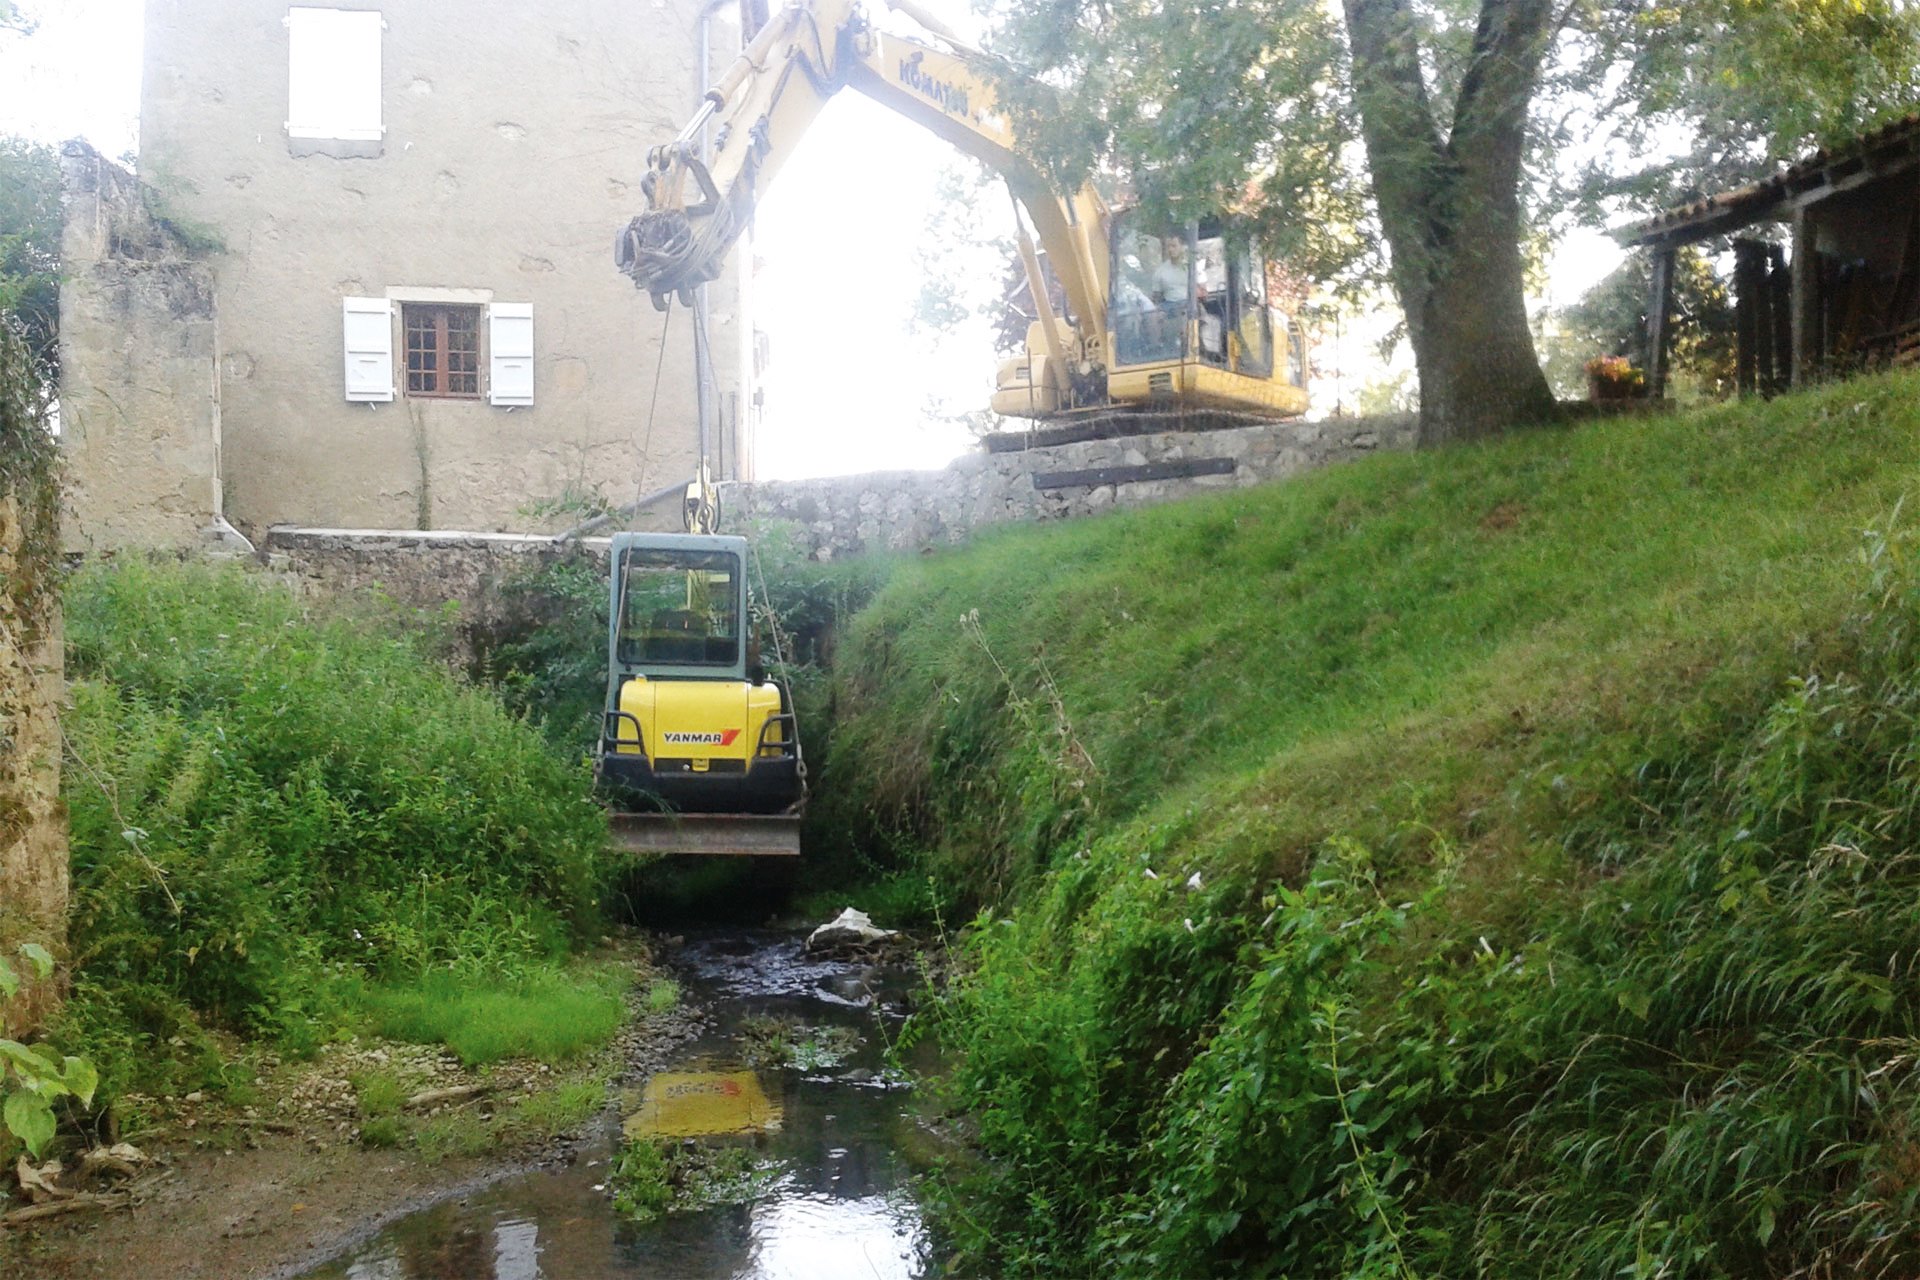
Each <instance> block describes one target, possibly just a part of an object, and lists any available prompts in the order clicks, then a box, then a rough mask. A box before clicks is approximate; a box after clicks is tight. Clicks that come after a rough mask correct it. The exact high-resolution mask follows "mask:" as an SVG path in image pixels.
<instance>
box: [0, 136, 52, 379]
mask: <svg viewBox="0 0 1920 1280" xmlns="http://www.w3.org/2000/svg"><path fill="white" fill-rule="evenodd" d="M0 316H5V317H7V319H8V320H9V321H10V322H11V323H12V324H13V325H15V326H16V327H17V328H18V329H19V330H20V332H21V335H22V336H23V337H24V338H25V339H26V344H27V351H28V354H29V357H30V359H31V360H32V361H33V365H34V368H35V371H36V373H37V374H38V376H39V377H40V378H41V380H42V381H43V382H44V383H46V384H47V385H51V384H52V382H53V379H54V374H55V372H56V371H57V368H58V364H59V356H58V347H57V338H58V333H59V326H60V162H59V160H58V159H56V158H55V156H54V154H53V152H52V151H51V150H50V149H49V148H47V147H43V146H40V145H39V144H37V143H33V142H28V141H26V140H25V139H22V138H6V137H0Z"/></svg>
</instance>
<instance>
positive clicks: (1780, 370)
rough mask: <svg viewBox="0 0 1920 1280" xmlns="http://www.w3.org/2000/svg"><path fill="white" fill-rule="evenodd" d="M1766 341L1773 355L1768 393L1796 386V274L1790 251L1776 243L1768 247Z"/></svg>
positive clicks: (1772, 394) (1773, 394)
mask: <svg viewBox="0 0 1920 1280" xmlns="http://www.w3.org/2000/svg"><path fill="white" fill-rule="evenodd" d="M1765 341H1766V343H1767V345H1768V346H1769V347H1770V348H1771V350H1772V354H1773V359H1772V361H1771V364H1772V365H1773V374H1772V376H1771V377H1770V378H1768V379H1767V394H1768V395H1770V396H1777V395H1779V394H1780V393H1781V392H1783V391H1785V390H1786V389H1787V388H1788V387H1791V386H1792V385H1793V277H1792V274H1791V272H1790V271H1789V270H1788V267H1787V251H1786V250H1785V249H1783V248H1782V247H1780V246H1779V245H1777V244H1772V245H1768V246H1767V333H1766V336H1765Z"/></svg>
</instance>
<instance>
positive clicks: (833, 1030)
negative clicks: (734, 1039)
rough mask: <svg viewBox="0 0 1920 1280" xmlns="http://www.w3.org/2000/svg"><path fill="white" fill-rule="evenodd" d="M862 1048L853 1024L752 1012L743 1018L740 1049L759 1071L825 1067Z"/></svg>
mask: <svg viewBox="0 0 1920 1280" xmlns="http://www.w3.org/2000/svg"><path fill="white" fill-rule="evenodd" d="M859 1048H860V1036H859V1033H858V1032H856V1031H854V1030H853V1028H851V1027H833V1026H828V1027H809V1026H806V1025H804V1024H802V1023H800V1022H797V1021H795V1020H793V1019H791V1018H780V1017H768V1016H759V1015H750V1016H748V1017H746V1018H743V1019H741V1022H740V1052H741V1056H742V1057H743V1058H744V1059H745V1061H746V1064H747V1065H748V1066H750V1067H752V1068H754V1069H755V1070H756V1071H768V1070H779V1069H782V1068H787V1069H791V1070H794V1071H822V1070H825V1069H827V1068H829V1067H837V1066H839V1065H840V1064H841V1063H843V1062H845V1061H846V1060H847V1059H848V1058H850V1057H852V1056H853V1055H854V1053H855V1052H857V1051H858V1050H859Z"/></svg>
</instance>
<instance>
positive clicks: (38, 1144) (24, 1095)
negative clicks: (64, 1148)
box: [0, 1089, 55, 1160]
mask: <svg viewBox="0 0 1920 1280" xmlns="http://www.w3.org/2000/svg"><path fill="white" fill-rule="evenodd" d="M0 1117H4V1119H5V1120H6V1123H7V1129H8V1130H9V1131H10V1132H11V1133H12V1134H13V1136H14V1137H16V1138H18V1139H20V1141H22V1142H24V1143H25V1144H26V1146H27V1150H28V1151H30V1152H32V1153H33V1157H34V1159H36V1160H37V1159H39V1158H40V1154H41V1153H42V1152H43V1151H45V1150H46V1149H47V1144H48V1143H49V1142H51V1141H53V1132H54V1128H55V1125H54V1120H53V1102H52V1099H51V1098H50V1097H49V1095H47V1094H45V1093H37V1092H33V1091H31V1090H27V1089H19V1090H16V1091H15V1092H13V1093H10V1094H8V1095H7V1101H6V1104H5V1105H4V1107H0Z"/></svg>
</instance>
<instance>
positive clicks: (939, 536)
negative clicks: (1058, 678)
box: [264, 418, 1414, 636]
mask: <svg viewBox="0 0 1920 1280" xmlns="http://www.w3.org/2000/svg"><path fill="white" fill-rule="evenodd" d="M1413 435H1414V424H1413V420H1412V419H1411V418H1375V419H1346V420H1343V421H1335V422H1285V423H1271V424H1265V425H1262V426H1257V427H1239V428H1232V429H1228V430H1221V431H1204V432H1193V431H1188V432H1168V433H1164V434H1160V435H1152V436H1129V437H1125V438H1122V439H1116V440H1090V441H1083V442H1081V443H1078V444H1067V445H1055V446H1052V447H1050V448H1044V449H1029V450H1025V451H1023V452H1018V453H982V454H973V455H969V456H967V457H964V458H961V459H959V460H958V461H956V462H954V463H953V464H952V465H950V466H948V467H946V468H944V469H943V470H939V471H881V472H872V473H869V474H866V475H857V476H837V477H834V478H831V479H826V480H775V481H763V482H760V483H757V484H746V483H736V484H727V485H723V486H722V497H721V504H722V509H723V512H724V527H725V528H726V529H728V530H730V531H747V530H750V529H751V528H752V527H753V525H754V524H756V523H758V522H761V521H780V522H785V523H787V524H789V525H790V526H791V527H793V528H794V529H796V530H798V531H799V534H800V548H799V549H800V550H802V551H803V552H804V553H805V554H808V555H810V556H812V557H813V558H815V559H819V560H827V559H832V558H834V557H836V556H845V555H856V554H858V553H860V552H863V551H881V550H890V551H910V550H916V549H919V548H922V547H928V546H937V545H943V544H947V543H954V542H959V541H961V540H962V539H963V538H965V537H966V535H967V533H968V532H969V531H971V530H973V529H976V528H978V527H980V526H981V525H987V524H998V523H1004V522H1007V521H1014V520H1060V519H1066V518H1069V517H1074V516H1084V515H1092V514H1095V513H1097V512H1100V511H1105V510H1108V509H1110V508H1113V507H1116V506H1137V505H1141V504H1144V503H1149V502H1159V501H1165V500H1166V499H1169V498H1176V497H1181V496H1183V495H1186V494H1189V493H1196V492H1201V491H1204V490H1207V489H1227V488H1236V487H1241V486H1245V485H1251V484H1258V483H1261V482H1263V481H1267V480H1276V479H1280V478H1282V477H1285V476H1290V475H1295V474H1298V473H1299V472H1302V471H1308V470H1311V469H1313V468H1315V467H1320V466H1325V465H1327V464H1328V463H1332V462H1340V461H1344V460H1347V459H1350V458H1357V457H1361V456H1363V455H1365V454H1368V453H1373V452H1375V451H1377V450H1381V449H1406V448H1411V447H1412V445H1413ZM607 545H608V544H607V540H606V539H605V538H587V539H582V540H579V541H576V542H573V543H567V544H559V543H555V542H554V541H553V540H552V539H551V538H546V537H541V536H537V535H528V534H510V533H454V532H437V531H436V532H421V531H415V530H404V529H306V528H290V527H286V526H276V527H275V528H273V529H272V530H270V531H269V533H268V536H267V540H266V545H265V547H264V550H265V551H267V552H268V553H269V555H270V556H271V558H272V560H273V563H275V564H276V565H277V566H278V567H280V568H281V569H282V570H283V571H284V572H288V573H291V574H293V575H295V576H296V577H297V578H299V579H300V580H301V581H302V582H303V583H304V584H306V585H307V586H308V587H310V588H315V589H320V590H326V591H364V590H368V589H372V588H376V587H377V588H378V589H379V590H380V591H382V592H384V593H385V594H386V595H388V596H389V597H391V598H392V599H393V600H395V601H396V602H397V603H399V604H401V605H403V606H405V607H408V608H413V609H420V610H426V611H429V612H432V611H438V610H440V609H443V608H444V607H445V606H446V605H447V603H448V602H449V601H453V602H455V603H456V605H457V615H456V616H454V617H452V618H450V619H449V621H451V622H452V623H454V625H455V626H457V627H458V628H459V629H461V630H462V631H463V632H465V633H466V634H467V635H468V636H473V635H477V634H479V633H482V632H484V631H485V630H486V629H487V628H489V627H490V626H491V625H492V624H493V623H494V622H495V621H496V620H498V619H499V618H500V617H501V616H502V600H501V598H500V587H501V585H502V584H503V583H504V582H506V581H508V580H509V579H511V578H512V577H514V576H515V575H516V574H517V573H519V572H520V571H521V569H522V568H523V567H525V566H529V565H536V564H539V563H541V562H542V561H543V560H546V559H551V558H553V557H556V556H563V555H587V556H591V557H593V558H594V559H595V561H596V562H597V563H599V564H600V565H602V566H604V565H605V562H606V554H607Z"/></svg>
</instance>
